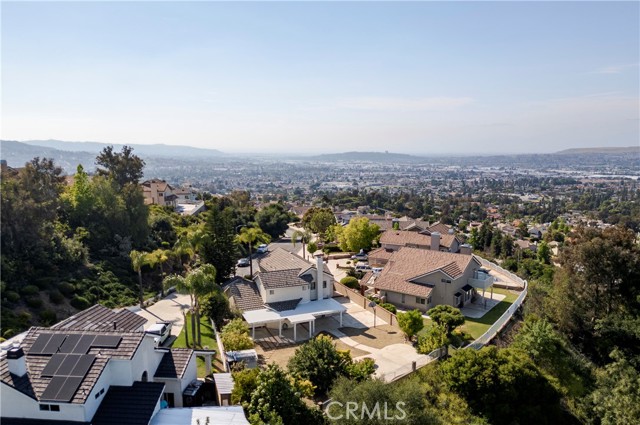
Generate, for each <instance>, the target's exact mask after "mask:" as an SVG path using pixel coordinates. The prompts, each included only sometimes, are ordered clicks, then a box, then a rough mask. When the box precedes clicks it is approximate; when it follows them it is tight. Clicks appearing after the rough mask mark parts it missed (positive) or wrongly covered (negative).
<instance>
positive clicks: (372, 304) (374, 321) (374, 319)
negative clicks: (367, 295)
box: [369, 301, 377, 328]
mask: <svg viewBox="0 0 640 425" xmlns="http://www.w3.org/2000/svg"><path fill="white" fill-rule="evenodd" d="M376 305H377V304H376V303H375V302H373V301H371V302H370V303H369V307H371V308H372V309H373V327H374V328H375V327H376Z"/></svg>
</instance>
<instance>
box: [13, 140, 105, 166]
mask: <svg viewBox="0 0 640 425" xmlns="http://www.w3.org/2000/svg"><path fill="white" fill-rule="evenodd" d="M35 157H40V158H43V157H46V158H51V159H53V160H54V161H55V163H56V164H57V165H59V166H60V167H62V168H63V169H64V170H65V171H66V172H67V173H73V172H74V171H75V169H76V167H77V166H78V164H82V166H83V167H84V168H85V169H86V170H94V169H95V163H94V162H95V159H96V155H95V154H93V153H89V152H73V151H65V150H59V149H55V148H52V147H43V146H34V145H29V144H26V143H22V142H16V141H13V140H0V158H1V159H4V160H6V161H7V164H8V165H9V166H10V167H23V166H24V164H25V163H26V162H29V161H31V160H32V159H33V158H35Z"/></svg>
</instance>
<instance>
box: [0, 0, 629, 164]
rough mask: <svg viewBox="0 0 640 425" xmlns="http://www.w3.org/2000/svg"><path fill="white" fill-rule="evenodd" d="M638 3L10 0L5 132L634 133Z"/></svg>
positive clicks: (224, 143) (238, 148) (430, 144)
mask: <svg viewBox="0 0 640 425" xmlns="http://www.w3.org/2000/svg"><path fill="white" fill-rule="evenodd" d="M639 22H640V8H639V3H638V2H626V3H623V2H620V3H614V2H590V3H584V2H572V3H562V2H545V3H537V2H527V3H523V2H474V3H455V2H428V3H415V2H414V3H398V2H381V3H365V2H361V3H344V4H343V3H291V2H287V3H222V2H216V3H203V2H194V3H178V2H141V3H125V2H107V3H63V2H60V3H58V2H51V3H33V2H27V3H11V2H4V1H3V2H2V123H1V124H2V130H1V136H2V138H4V139H13V140H26V139H41V138H55V139H61V140H71V141H81V140H91V141H100V142H114V143H126V142H129V143H168V144H185V145H191V146H199V147H211V148H217V149H221V150H223V151H227V152H242V151H245V152H247V151H253V152H283V151H290V152H322V151H325V152H336V151H345V150H378V151H380V150H389V151H392V152H406V153H412V152H414V153H422V154H424V153H464V152H466V153H477V152H486V153H495V152H553V151H556V150H560V149H564V148H569V147H583V146H630V145H637V144H638V143H639V139H640V130H639V126H640V121H639V120H638V118H639V116H640V111H639V80H640V78H639V76H640V71H639V68H638V62H639V61H640V60H639V51H640V46H639V43H640V41H639V40H640V30H639V25H640V24H639Z"/></svg>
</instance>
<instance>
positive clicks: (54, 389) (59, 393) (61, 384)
mask: <svg viewBox="0 0 640 425" xmlns="http://www.w3.org/2000/svg"><path fill="white" fill-rule="evenodd" d="M81 383H82V378H76V377H74V376H69V377H67V376H54V377H53V378H52V379H51V382H49V385H48V386H47V388H46V389H45V390H44V392H43V393H42V397H40V400H42V401H59V402H63V403H68V402H70V401H71V400H72V399H73V396H74V395H75V393H76V391H78V387H79V386H80V384H81Z"/></svg>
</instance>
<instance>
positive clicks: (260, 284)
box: [224, 248, 346, 340]
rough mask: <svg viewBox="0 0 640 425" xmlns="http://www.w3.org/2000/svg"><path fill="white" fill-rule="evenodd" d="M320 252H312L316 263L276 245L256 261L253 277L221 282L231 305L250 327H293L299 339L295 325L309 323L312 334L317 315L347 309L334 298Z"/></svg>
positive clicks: (330, 279) (332, 313)
mask: <svg viewBox="0 0 640 425" xmlns="http://www.w3.org/2000/svg"><path fill="white" fill-rule="evenodd" d="M322 257H323V256H322V253H318V254H317V255H315V259H316V262H315V264H313V263H309V262H307V261H306V260H304V259H303V258H302V257H299V256H297V255H295V254H292V253H290V252H288V251H286V250H284V249H282V248H276V249H274V250H272V251H270V252H269V253H268V254H266V255H265V256H264V257H262V258H261V259H260V260H259V263H258V268H259V270H258V272H257V273H256V274H255V275H254V277H253V280H246V279H242V278H239V277H237V278H234V279H232V280H230V281H229V282H227V283H226V284H225V285H224V291H225V294H226V295H227V297H228V298H229V300H230V302H231V304H232V305H234V306H235V307H237V308H238V309H239V310H240V311H242V316H243V318H244V320H245V321H246V322H247V323H248V324H249V326H250V327H251V328H252V333H253V335H254V337H255V328H256V327H262V326H266V327H269V328H274V329H278V335H279V336H282V329H283V327H284V328H288V327H292V328H293V334H294V340H297V339H298V332H297V331H298V330H297V325H298V324H301V323H304V324H306V325H308V328H307V329H308V333H307V335H306V336H308V337H309V338H311V337H312V336H313V335H314V324H315V320H316V318H317V317H323V316H328V315H339V316H340V321H342V314H343V313H344V312H345V311H346V307H344V306H343V305H342V304H340V303H339V302H337V301H335V300H333V282H334V278H333V275H332V274H331V272H330V271H329V270H328V269H327V268H326V267H325V266H324V262H323V258H322Z"/></svg>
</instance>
